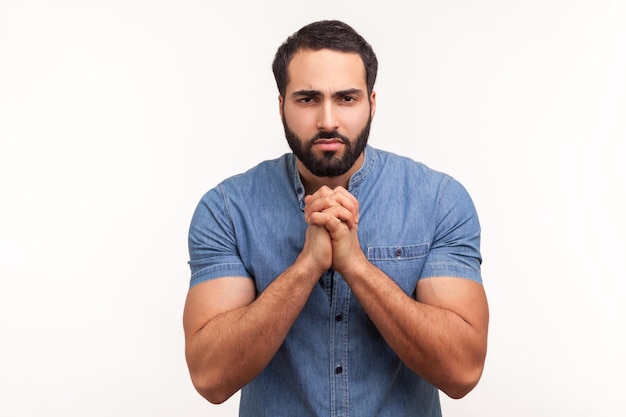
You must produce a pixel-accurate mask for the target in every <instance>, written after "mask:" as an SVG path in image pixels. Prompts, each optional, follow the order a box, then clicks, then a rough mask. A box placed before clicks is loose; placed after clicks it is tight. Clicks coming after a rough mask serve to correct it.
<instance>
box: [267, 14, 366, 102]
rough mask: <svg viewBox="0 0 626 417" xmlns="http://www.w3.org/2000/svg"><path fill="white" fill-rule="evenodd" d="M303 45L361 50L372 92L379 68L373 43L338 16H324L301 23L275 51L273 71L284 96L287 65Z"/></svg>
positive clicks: (306, 47)
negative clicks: (333, 17)
mask: <svg viewBox="0 0 626 417" xmlns="http://www.w3.org/2000/svg"><path fill="white" fill-rule="evenodd" d="M302 49H311V50H313V51H319V50H320V49H331V50H334V51H340V52H351V53H357V54H359V55H360V56H361V60H362V61H363V65H364V66H365V82H366V84H367V93H368V95H369V94H371V93H372V91H373V89H374V82H375V81H376V74H377V72H378V60H377V59H376V54H374V50H373V49H372V47H371V45H370V44H369V43H367V41H366V40H365V39H363V37H362V36H361V35H359V34H358V33H357V32H356V31H355V30H354V29H352V27H350V26H349V25H347V24H346V23H344V22H341V21H339V20H321V21H319V22H314V23H310V24H308V25H306V26H304V27H302V28H301V29H300V30H298V31H297V32H296V33H294V34H293V35H291V36H290V37H289V38H287V40H286V41H285V42H284V43H283V44H282V45H281V46H280V47H279V48H278V50H277V51H276V55H275V56H274V62H273V63H272V71H273V72H274V78H275V79H276V86H277V87H278V91H279V93H280V95H281V96H283V97H284V96H285V90H286V88H287V83H288V81H289V80H288V77H287V67H288V66H289V63H290V62H291V60H292V58H293V56H294V54H295V53H296V52H298V51H300V50H302Z"/></svg>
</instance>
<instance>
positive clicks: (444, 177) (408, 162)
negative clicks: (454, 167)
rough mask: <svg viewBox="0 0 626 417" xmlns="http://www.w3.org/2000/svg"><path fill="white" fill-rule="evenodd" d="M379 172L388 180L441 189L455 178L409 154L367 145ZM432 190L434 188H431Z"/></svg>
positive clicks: (412, 186) (412, 185)
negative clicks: (405, 154) (400, 153)
mask: <svg viewBox="0 0 626 417" xmlns="http://www.w3.org/2000/svg"><path fill="white" fill-rule="evenodd" d="M368 150H369V152H370V153H371V155H372V159H373V161H374V164H375V165H378V167H379V172H380V173H381V175H384V176H385V178H387V179H389V180H390V181H394V182H397V183H401V184H406V185H410V186H411V187H410V188H411V189H413V188H414V187H427V188H429V189H432V188H434V189H441V188H443V187H445V186H446V185H447V184H449V183H451V182H455V180H454V179H453V178H452V177H451V176H450V175H449V174H447V173H445V172H442V171H438V170H436V169H433V168H431V167H430V166H428V165H426V164H425V163H423V162H420V161H417V160H415V159H413V158H411V157H409V156H404V155H399V154H396V153H393V152H389V151H384V150H380V149H376V148H373V147H368ZM431 191H434V190H431Z"/></svg>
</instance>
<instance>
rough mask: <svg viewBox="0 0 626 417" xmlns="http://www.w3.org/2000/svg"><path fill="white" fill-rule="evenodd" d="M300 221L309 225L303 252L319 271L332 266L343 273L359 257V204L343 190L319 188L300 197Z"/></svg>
mask: <svg viewBox="0 0 626 417" xmlns="http://www.w3.org/2000/svg"><path fill="white" fill-rule="evenodd" d="M304 202H305V204H306V205H305V208H304V220H305V221H306V223H307V224H308V225H309V227H308V229H307V235H306V241H305V245H304V248H303V253H304V252H306V253H308V254H310V255H311V256H312V259H313V260H314V262H315V266H316V267H318V268H319V269H320V271H325V270H327V269H329V268H330V267H332V268H333V269H335V270H336V271H338V272H339V273H341V274H345V273H346V272H347V271H348V269H349V268H350V267H351V265H353V264H354V261H356V260H358V259H360V258H359V257H361V258H363V257H364V255H363V252H362V251H361V248H360V245H359V240H358V236H357V230H358V223H359V202H358V201H357V199H356V198H355V197H354V196H353V195H352V194H350V193H349V192H348V190H346V189H345V188H344V187H337V188H334V189H331V188H329V187H327V186H322V187H321V188H320V189H319V190H317V191H316V192H315V193H313V194H311V195H307V196H306V197H305V198H304Z"/></svg>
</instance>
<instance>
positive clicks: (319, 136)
mask: <svg viewBox="0 0 626 417" xmlns="http://www.w3.org/2000/svg"><path fill="white" fill-rule="evenodd" d="M318 139H341V140H342V141H344V142H348V141H349V139H348V138H347V137H346V136H344V135H342V134H341V133H339V132H337V131H336V130H333V131H330V132H319V133H318V134H317V135H315V136H313V137H312V138H311V139H310V142H311V143H312V142H314V141H316V140H318Z"/></svg>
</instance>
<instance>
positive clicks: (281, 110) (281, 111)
mask: <svg viewBox="0 0 626 417" xmlns="http://www.w3.org/2000/svg"><path fill="white" fill-rule="evenodd" d="M278 113H279V114H280V118H281V119H282V118H283V96H281V95H280V94H279V95H278Z"/></svg>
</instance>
